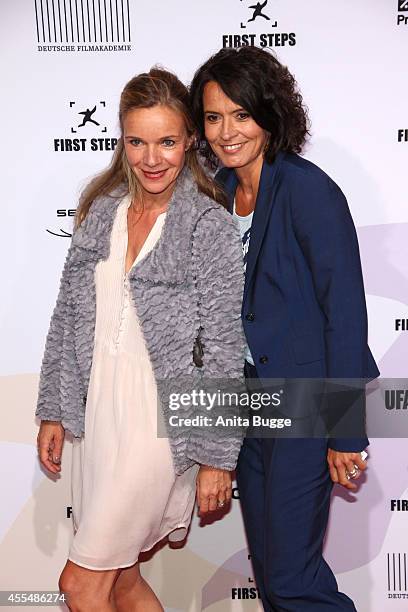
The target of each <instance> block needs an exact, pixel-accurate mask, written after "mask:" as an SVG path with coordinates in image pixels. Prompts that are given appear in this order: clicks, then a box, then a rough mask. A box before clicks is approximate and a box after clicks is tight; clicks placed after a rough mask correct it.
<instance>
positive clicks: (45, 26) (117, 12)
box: [33, 0, 132, 53]
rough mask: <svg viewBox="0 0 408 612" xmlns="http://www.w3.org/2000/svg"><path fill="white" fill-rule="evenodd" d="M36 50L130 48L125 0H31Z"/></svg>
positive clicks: (96, 50)
mask: <svg viewBox="0 0 408 612" xmlns="http://www.w3.org/2000/svg"><path fill="white" fill-rule="evenodd" d="M33 2H34V8H33V13H34V15H35V27H36V34H37V51H41V52H46V53H48V52H59V53H71V52H89V51H91V52H101V51H105V52H106V51H107V52H113V53H116V52H118V51H131V50H132V46H131V44H130V42H131V32H130V8H129V0H33Z"/></svg>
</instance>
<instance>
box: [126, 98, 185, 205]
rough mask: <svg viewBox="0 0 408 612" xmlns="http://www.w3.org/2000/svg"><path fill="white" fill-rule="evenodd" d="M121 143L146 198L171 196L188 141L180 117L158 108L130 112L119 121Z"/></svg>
mask: <svg viewBox="0 0 408 612" xmlns="http://www.w3.org/2000/svg"><path fill="white" fill-rule="evenodd" d="M123 140H124V146H125V153H126V157H127V160H128V162H129V166H130V167H131V169H132V171H133V172H134V173H135V175H136V178H137V180H138V182H139V183H140V185H141V187H142V190H143V191H144V192H146V193H149V194H150V195H159V194H163V193H164V192H166V191H169V192H171V191H172V188H173V187H174V183H175V181H176V179H177V177H178V175H179V174H180V172H181V170H182V169H183V166H184V161H185V152H186V150H187V149H188V147H189V146H190V144H191V140H192V138H189V137H188V135H187V130H186V126H185V122H184V118H183V116H182V115H181V114H180V113H178V112H177V111H175V110H173V109H172V108H170V107H168V106H161V105H157V106H152V107H151V108H137V109H134V110H131V111H129V112H128V113H127V114H126V116H125V118H124V121H123Z"/></svg>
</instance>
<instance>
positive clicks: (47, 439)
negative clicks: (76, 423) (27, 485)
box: [37, 421, 65, 474]
mask: <svg viewBox="0 0 408 612" xmlns="http://www.w3.org/2000/svg"><path fill="white" fill-rule="evenodd" d="M64 437H65V429H64V428H63V426H62V425H61V423H60V422H59V421H41V425H40V431H39V432H38V436H37V448H38V455H39V458H40V462H41V463H42V465H43V466H44V467H45V468H47V470H49V471H50V472H52V473H53V474H56V473H57V472H60V471H61V455H62V445H63V442H64Z"/></svg>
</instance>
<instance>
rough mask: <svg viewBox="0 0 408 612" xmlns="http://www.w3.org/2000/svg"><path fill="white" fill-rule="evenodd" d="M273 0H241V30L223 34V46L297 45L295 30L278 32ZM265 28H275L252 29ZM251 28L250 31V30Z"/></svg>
mask: <svg viewBox="0 0 408 612" xmlns="http://www.w3.org/2000/svg"><path fill="white" fill-rule="evenodd" d="M270 1H271V0H263V1H262V2H256V3H253V4H250V3H249V1H248V0H246V1H245V4H243V2H244V0H240V3H241V6H240V15H241V21H240V30H241V32H240V33H239V34H238V33H237V34H223V36H222V46H223V47H224V48H226V47H245V46H248V45H255V46H257V47H285V46H290V47H293V46H294V45H296V34H295V33H294V32H278V31H277V30H276V29H275V28H277V27H278V22H277V20H276V19H275V18H273V17H271V14H270V9H269V6H268V4H269V2H270ZM407 2H408V0H407ZM260 24H262V28H263V29H264V30H265V29H266V28H268V30H273V31H272V32H263V33H253V32H250V30H251V29H256V28H257V27H261V26H260ZM248 30H249V31H248Z"/></svg>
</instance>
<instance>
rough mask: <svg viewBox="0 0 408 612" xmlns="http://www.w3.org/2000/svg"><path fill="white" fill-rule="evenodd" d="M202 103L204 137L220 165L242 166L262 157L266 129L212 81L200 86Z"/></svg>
mask: <svg viewBox="0 0 408 612" xmlns="http://www.w3.org/2000/svg"><path fill="white" fill-rule="evenodd" d="M203 107H204V129H205V137H206V139H207V141H208V143H209V145H210V147H211V148H212V150H213V151H214V153H215V155H216V156H217V157H218V158H219V159H220V160H221V161H222V163H223V164H224V166H227V167H228V168H242V167H244V166H250V165H251V164H252V163H253V162H255V161H256V160H259V158H262V157H263V152H264V147H265V143H266V140H267V136H268V134H267V132H266V131H265V130H263V129H262V128H261V127H260V126H259V125H258V124H257V123H256V122H255V121H254V120H253V119H252V117H251V116H250V115H249V114H248V113H247V111H246V110H245V109H244V108H241V107H240V106H239V105H238V104H235V102H233V101H232V100H231V99H230V98H228V96H226V95H225V93H224V92H223V90H222V89H221V87H220V86H219V85H218V83H216V82H215V81H210V82H209V83H206V85H205V86H204V93H203Z"/></svg>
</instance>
